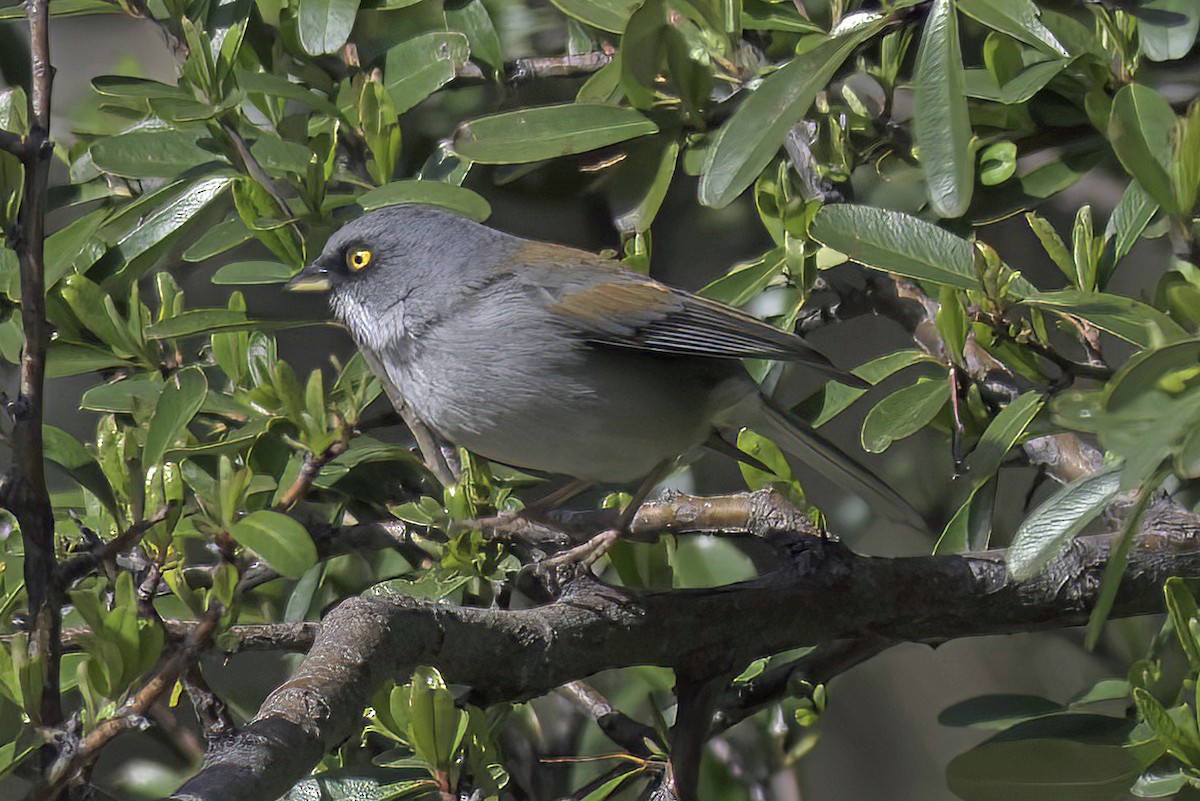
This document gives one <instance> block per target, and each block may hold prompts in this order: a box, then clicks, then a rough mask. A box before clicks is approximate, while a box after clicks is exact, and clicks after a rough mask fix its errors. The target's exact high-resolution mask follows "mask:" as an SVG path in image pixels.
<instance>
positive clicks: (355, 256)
mask: <svg viewBox="0 0 1200 801" xmlns="http://www.w3.org/2000/svg"><path fill="white" fill-rule="evenodd" d="M370 263H371V251H369V250H367V249H366V248H354V249H353V250H347V251H346V266H347V267H349V268H350V269H351V270H355V271H358V270H361V269H362V268H364V267H366V266H367V265H368V264H370Z"/></svg>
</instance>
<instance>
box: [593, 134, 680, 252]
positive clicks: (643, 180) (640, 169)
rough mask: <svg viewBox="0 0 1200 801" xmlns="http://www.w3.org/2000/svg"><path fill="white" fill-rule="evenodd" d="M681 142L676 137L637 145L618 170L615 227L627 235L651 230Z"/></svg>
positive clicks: (614, 192)
mask: <svg viewBox="0 0 1200 801" xmlns="http://www.w3.org/2000/svg"><path fill="white" fill-rule="evenodd" d="M678 156H679V142H678V141H677V140H676V139H675V138H674V137H669V138H668V137H666V136H658V137H653V138H647V139H643V140H641V141H639V142H636V143H634V145H633V146H632V147H631V148H630V151H629V155H628V157H627V158H626V159H625V160H624V161H622V162H621V163H620V164H619V165H618V166H617V168H616V174H615V175H614V176H613V180H612V183H611V184H610V189H609V196H610V198H611V202H610V205H611V208H612V216H613V223H614V224H615V225H616V226H617V230H618V231H621V232H622V233H625V234H633V233H642V232H645V231H649V230H650V224H651V223H652V222H654V218H655V216H656V215H657V214H658V210H659V208H660V207H661V206H662V202H663V199H664V198H665V197H666V196H667V190H668V189H669V188H670V186H671V180H672V178H674V176H675V162H676V161H677V160H678Z"/></svg>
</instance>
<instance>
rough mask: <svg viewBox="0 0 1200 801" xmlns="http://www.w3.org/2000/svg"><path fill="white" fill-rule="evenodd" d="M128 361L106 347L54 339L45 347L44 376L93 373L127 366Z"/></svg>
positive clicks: (55, 376) (53, 376) (59, 376)
mask: <svg viewBox="0 0 1200 801" xmlns="http://www.w3.org/2000/svg"><path fill="white" fill-rule="evenodd" d="M128 366H129V362H128V361H127V360H125V359H122V358H121V357H120V356H118V355H116V354H115V353H113V352H112V351H111V350H109V349H108V348H100V347H96V346H95V345H87V344H85V343H82V342H68V341H66V340H62V339H56V340H53V341H51V342H50V345H49V346H48V347H47V349H46V378H66V377H67V376H72V375H79V374H81V373H94V372H96V371H98V370H109V369H112V368H114V367H128Z"/></svg>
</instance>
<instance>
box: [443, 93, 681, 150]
mask: <svg viewBox="0 0 1200 801" xmlns="http://www.w3.org/2000/svg"><path fill="white" fill-rule="evenodd" d="M657 132H658V126H657V125H655V124H654V123H653V122H652V121H650V120H649V119H648V118H647V117H645V116H643V115H642V114H641V113H639V112H637V111H634V110H633V109H630V108H620V107H617V106H607V105H602V104H599V103H565V104H562V105H558V106H540V107H537V108H529V109H521V110H518V111H506V112H503V113H501V114H492V115H490V116H487V117H479V118H477V119H474V120H470V121H468V122H464V123H462V124H461V125H459V126H458V128H456V129H455V130H454V134H453V135H452V136H451V139H450V148H451V150H452V151H453V152H454V153H455V154H457V155H459V156H461V157H462V158H465V159H468V160H470V161H474V162H479V163H481V164H522V163H526V162H530V161H541V160H542V159H552V158H558V157H559V156H569V155H572V154H575V153H584V152H587V151H589V150H595V149H596V148H600V147H606V146H608V145H613V144H616V143H618V142H624V141H626V140H628V139H634V138H637V137H639V136H647V135H649V134H653V133H657Z"/></svg>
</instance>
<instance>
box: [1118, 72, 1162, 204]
mask: <svg viewBox="0 0 1200 801" xmlns="http://www.w3.org/2000/svg"><path fill="white" fill-rule="evenodd" d="M1174 129H1175V112H1174V111H1172V110H1171V105H1170V104H1169V103H1168V102H1167V101H1166V99H1164V98H1163V96H1162V95H1160V94H1159V93H1158V92H1156V91H1154V90H1153V89H1151V88H1149V87H1147V86H1141V85H1140V84H1136V83H1133V84H1128V85H1126V86H1124V87H1122V88H1121V91H1119V92H1117V95H1116V97H1115V98H1113V104H1112V113H1111V115H1110V116H1109V119H1108V138H1109V141H1110V142H1111V144H1112V148H1113V150H1114V151H1115V152H1116V154H1117V158H1118V159H1119V160H1120V161H1121V165H1122V166H1123V167H1124V168H1125V170H1126V171H1127V172H1128V173H1129V174H1130V175H1132V176H1133V177H1134V178H1136V179H1137V181H1138V183H1139V184H1141V185H1142V188H1143V189H1145V190H1146V192H1148V193H1149V194H1150V196H1151V197H1153V198H1154V199H1155V200H1156V201H1157V202H1158V204H1159V205H1161V206H1162V207H1163V208H1165V209H1167V210H1169V211H1170V212H1171V213H1174V214H1177V213H1179V208H1178V207H1177V205H1176V202H1175V193H1174V190H1173V188H1172V185H1171V178H1170V176H1169V175H1168V174H1167V165H1168V164H1169V163H1170V161H1171V154H1172V152H1173V147H1172V144H1171V137H1172V132H1173V131H1174Z"/></svg>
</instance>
